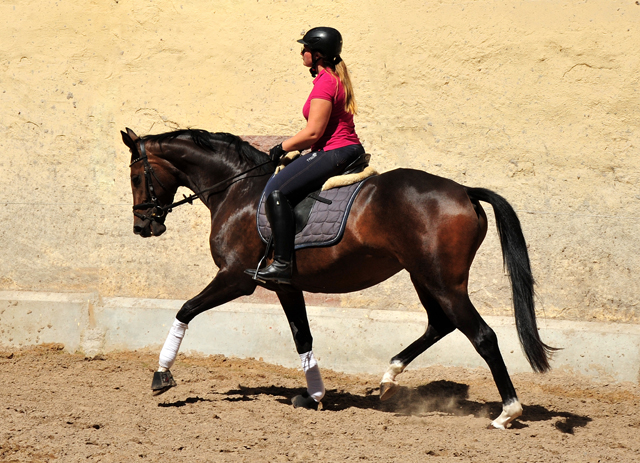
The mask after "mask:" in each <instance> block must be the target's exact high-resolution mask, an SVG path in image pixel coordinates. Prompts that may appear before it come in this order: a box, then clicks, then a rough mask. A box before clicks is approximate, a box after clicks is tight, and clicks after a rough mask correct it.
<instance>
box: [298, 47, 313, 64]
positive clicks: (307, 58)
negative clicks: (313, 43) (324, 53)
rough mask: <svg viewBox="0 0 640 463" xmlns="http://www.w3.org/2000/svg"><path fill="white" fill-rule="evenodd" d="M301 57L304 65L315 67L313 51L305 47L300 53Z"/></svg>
mask: <svg viewBox="0 0 640 463" xmlns="http://www.w3.org/2000/svg"><path fill="white" fill-rule="evenodd" d="M300 55H301V56H302V64H304V65H305V66H306V67H308V68H310V67H311V66H312V65H313V57H312V56H311V50H309V49H308V48H307V47H304V48H303V49H302V51H301V52H300Z"/></svg>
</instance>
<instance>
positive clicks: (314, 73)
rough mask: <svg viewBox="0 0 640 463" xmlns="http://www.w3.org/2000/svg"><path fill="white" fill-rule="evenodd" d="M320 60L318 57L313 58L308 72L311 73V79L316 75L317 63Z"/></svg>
mask: <svg viewBox="0 0 640 463" xmlns="http://www.w3.org/2000/svg"><path fill="white" fill-rule="evenodd" d="M321 59H322V57H321V56H318V57H317V58H314V59H313V61H312V62H311V68H310V69H309V72H310V73H311V77H313V78H315V77H316V76H317V75H318V61H320V60H321Z"/></svg>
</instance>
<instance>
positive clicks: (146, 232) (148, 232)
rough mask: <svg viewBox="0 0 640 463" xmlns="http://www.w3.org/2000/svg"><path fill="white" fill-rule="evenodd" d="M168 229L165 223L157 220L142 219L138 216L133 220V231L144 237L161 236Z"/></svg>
mask: <svg viewBox="0 0 640 463" xmlns="http://www.w3.org/2000/svg"><path fill="white" fill-rule="evenodd" d="M166 230H167V227H166V225H165V224H163V223H161V222H158V221H156V220H149V219H144V220H142V219H140V218H138V217H136V218H135V219H134V222H133V233H135V234H136V235H140V236H142V237H143V238H149V237H150V236H160V235H162V234H163V233H164V232H165V231H166Z"/></svg>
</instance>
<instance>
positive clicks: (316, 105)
mask: <svg viewBox="0 0 640 463" xmlns="http://www.w3.org/2000/svg"><path fill="white" fill-rule="evenodd" d="M332 109H333V104H332V103H331V101H329V100H323V99H320V98H314V99H313V100H311V104H310V107H309V119H308V120H307V126H306V127H305V128H304V129H302V130H301V131H300V132H298V133H297V134H295V135H294V136H293V137H291V138H289V139H287V140H285V141H283V142H282V149H284V150H285V151H296V150H299V151H302V150H305V149H307V148H309V147H311V145H313V144H314V143H315V142H317V141H318V140H319V139H320V137H322V135H323V134H324V131H325V129H326V128H327V124H328V123H329V117H330V116H331V110H332Z"/></svg>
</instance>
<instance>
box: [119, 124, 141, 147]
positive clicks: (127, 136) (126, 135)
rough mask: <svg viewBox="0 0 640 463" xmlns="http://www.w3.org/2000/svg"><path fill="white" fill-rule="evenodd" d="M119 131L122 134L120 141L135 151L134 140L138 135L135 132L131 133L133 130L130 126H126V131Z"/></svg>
mask: <svg viewBox="0 0 640 463" xmlns="http://www.w3.org/2000/svg"><path fill="white" fill-rule="evenodd" d="M120 133H121V134H122V141H123V142H124V144H125V145H127V146H128V147H129V148H130V149H132V150H133V151H135V150H136V140H137V139H138V136H137V135H136V134H135V133H133V130H131V129H130V128H127V131H126V132H123V131H122V130H121V131H120Z"/></svg>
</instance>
